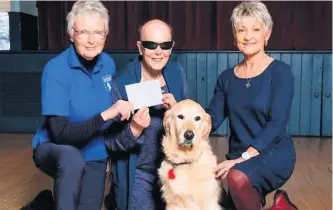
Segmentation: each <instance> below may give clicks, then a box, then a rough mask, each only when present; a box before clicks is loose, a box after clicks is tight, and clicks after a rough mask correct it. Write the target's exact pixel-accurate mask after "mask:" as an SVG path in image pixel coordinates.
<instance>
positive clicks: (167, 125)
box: [163, 110, 171, 134]
mask: <svg viewBox="0 0 333 210" xmlns="http://www.w3.org/2000/svg"><path fill="white" fill-rule="evenodd" d="M170 120H171V110H167V111H166V112H164V118H163V127H164V129H165V133H167V134H170Z"/></svg>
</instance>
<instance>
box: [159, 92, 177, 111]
mask: <svg viewBox="0 0 333 210" xmlns="http://www.w3.org/2000/svg"><path fill="white" fill-rule="evenodd" d="M162 102H163V107H164V108H165V109H170V108H171V107H172V106H173V105H175V104H176V103H177V101H176V99H175V97H174V96H173V94H172V93H166V94H163V98H162Z"/></svg>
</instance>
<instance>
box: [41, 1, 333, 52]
mask: <svg viewBox="0 0 333 210" xmlns="http://www.w3.org/2000/svg"><path fill="white" fill-rule="evenodd" d="M73 3H74V2H73V1H38V2H37V7H38V28H39V45H40V49H41V50H62V49H65V48H66V47H67V46H68V43H69V39H68V35H67V32H66V15H67V13H68V12H69V11H70V10H71V7H72V5H73ZM103 3H104V5H105V6H106V8H107V9H108V10H109V13H110V26H109V27H110V34H109V36H108V38H107V43H106V47H105V49H106V50H135V49H136V41H137V38H138V27H139V26H140V25H142V24H143V23H144V22H145V21H147V20H149V19H152V18H159V19H162V20H164V21H166V22H168V23H169V24H171V25H172V27H173V29H174V40H175V41H176V45H175V49H176V50H196V51H197V50H236V49H235V48H234V46H233V35H232V31H231V24H230V21H229V20H230V16H231V13H232V10H233V8H234V7H235V6H236V5H237V4H239V3H240V2H239V1H227V2H225V1H218V2H213V1H168V2H167V1H159V2H155V1H149V2H148V1H143V2H142V1H140V2H137V1H125V2H120V1H104V2H103ZM264 3H265V4H266V6H267V8H268V10H269V12H270V13H271V16H272V18H273V22H274V26H273V33H272V36H271V39H270V41H269V43H268V46H267V50H289V51H290V50H302V51H305V50H316V51H318V50H331V49H332V2H330V1H325V2H323V1H313V2H311V1H265V2H264Z"/></svg>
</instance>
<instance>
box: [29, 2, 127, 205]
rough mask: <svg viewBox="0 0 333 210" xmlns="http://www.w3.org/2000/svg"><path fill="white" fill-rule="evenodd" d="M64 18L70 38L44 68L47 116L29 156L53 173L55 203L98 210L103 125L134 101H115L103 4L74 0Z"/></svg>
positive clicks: (123, 116)
mask: <svg viewBox="0 0 333 210" xmlns="http://www.w3.org/2000/svg"><path fill="white" fill-rule="evenodd" d="M67 24H68V28H67V30H68V34H69V36H70V39H71V41H72V44H71V45H70V46H69V48H67V49H66V50H65V51H64V52H62V53H61V54H59V55H58V56H56V57H55V58H53V59H52V60H50V61H49V62H48V63H47V64H46V66H45V68H44V70H43V75H42V115H43V116H45V117H46V120H45V123H44V125H43V127H42V128H41V129H40V130H39V131H38V132H37V133H36V135H35V136H34V138H33V148H34V151H33V159H34V162H35V164H36V166H37V167H38V168H39V169H41V170H42V171H43V172H44V173H46V174H48V175H50V176H51V177H53V178H54V199H55V208H54V209H58V210H60V209H61V210H75V209H79V210H84V209H86V210H100V209H101V205H102V201H103V195H104V183H105V174H106V173H105V172H106V158H107V157H108V152H107V150H106V148H105V144H104V135H105V128H107V127H108V126H109V125H110V124H111V123H112V120H113V119H119V118H118V115H119V116H120V119H119V120H121V121H122V120H126V119H127V120H128V119H129V117H130V115H131V112H132V109H133V107H132V106H131V104H130V103H128V102H125V101H122V100H118V101H116V102H115V103H114V104H113V98H112V97H113V96H112V95H113V94H112V92H113V89H112V82H113V81H112V78H113V76H114V75H115V66H114V62H113V60H112V58H111V57H109V56H108V55H107V54H106V53H103V52H102V50H103V48H104V44H105V39H106V35H107V34H108V31H109V29H108V25H109V16H108V11H107V9H106V8H105V7H104V6H103V4H102V3H101V2H99V1H78V2H76V3H75V4H74V5H73V7H72V10H71V12H70V13H69V14H68V16H67ZM111 126H112V125H111ZM32 205H33V202H32ZM50 209H51V207H50Z"/></svg>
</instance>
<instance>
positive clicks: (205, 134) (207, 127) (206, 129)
mask: <svg viewBox="0 0 333 210" xmlns="http://www.w3.org/2000/svg"><path fill="white" fill-rule="evenodd" d="M203 123H204V124H203V129H202V137H201V138H202V139H207V140H208V139H209V134H210V131H211V129H212V119H211V117H210V115H209V114H207V113H205V117H204V122H203Z"/></svg>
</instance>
